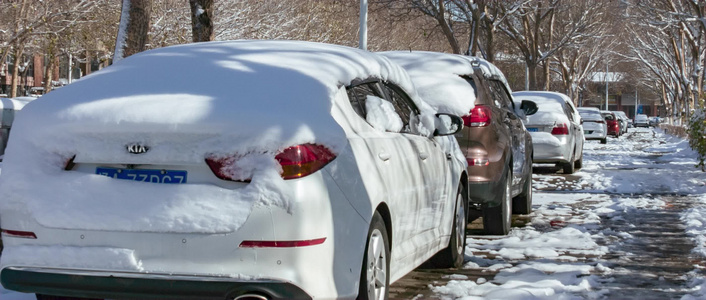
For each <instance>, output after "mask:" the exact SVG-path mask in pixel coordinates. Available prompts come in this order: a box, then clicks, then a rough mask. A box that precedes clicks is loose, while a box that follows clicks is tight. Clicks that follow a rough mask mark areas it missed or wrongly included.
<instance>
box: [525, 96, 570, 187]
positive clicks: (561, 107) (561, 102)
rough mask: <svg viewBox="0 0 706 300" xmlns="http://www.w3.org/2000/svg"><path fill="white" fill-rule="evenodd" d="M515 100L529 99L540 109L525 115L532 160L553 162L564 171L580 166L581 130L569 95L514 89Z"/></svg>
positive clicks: (566, 172) (567, 172)
mask: <svg viewBox="0 0 706 300" xmlns="http://www.w3.org/2000/svg"><path fill="white" fill-rule="evenodd" d="M512 95H513V96H514V97H515V101H522V100H531V101H534V102H535V103H537V107H538V108H539V111H537V113H536V114H534V115H531V116H529V117H527V119H526V121H525V127H527V131H529V133H530V134H531V135H532V143H533V145H534V159H533V162H534V163H556V164H557V166H559V167H561V168H562V170H563V171H564V174H572V173H574V171H575V170H576V169H578V168H581V167H582V166H583V142H584V134H583V128H582V127H581V116H580V115H579V113H578V111H577V110H576V107H575V106H574V104H573V102H572V101H571V99H570V98H569V97H568V96H566V95H564V94H561V93H555V92H534V91H532V92H515V93H513V94H512Z"/></svg>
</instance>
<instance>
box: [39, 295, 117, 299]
mask: <svg viewBox="0 0 706 300" xmlns="http://www.w3.org/2000/svg"><path fill="white" fill-rule="evenodd" d="M35 296H36V297H37V300H103V299H94V298H78V297H64V296H52V295H43V294H36V295H35Z"/></svg>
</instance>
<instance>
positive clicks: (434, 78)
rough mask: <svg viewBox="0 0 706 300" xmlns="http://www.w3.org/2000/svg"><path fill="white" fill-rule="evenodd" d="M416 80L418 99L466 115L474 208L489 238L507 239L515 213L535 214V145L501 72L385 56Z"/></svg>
mask: <svg viewBox="0 0 706 300" xmlns="http://www.w3.org/2000/svg"><path fill="white" fill-rule="evenodd" d="M383 55H385V56H387V57H388V58H390V59H392V60H393V61H394V62H397V63H399V64H400V65H402V66H403V67H404V68H405V69H406V70H407V71H408V72H409V74H410V76H411V77H412V80H413V81H414V83H415V85H416V86H417V88H418V89H419V90H420V95H422V97H423V98H424V100H425V101H427V102H429V103H431V105H432V106H434V107H437V108H438V109H439V110H440V111H448V112H450V113H453V114H462V115H464V117H463V119H464V125H465V126H464V129H463V130H462V133H459V134H458V135H456V138H457V139H458V142H459V145H460V146H461V149H462V150H463V152H464V154H465V157H466V160H467V161H468V182H469V193H470V199H471V203H472V204H473V205H474V206H475V207H477V208H479V209H480V210H482V216H483V226H484V229H485V231H486V232H487V233H489V234H494V235H505V234H507V233H508V232H509V230H510V224H511V222H510V219H511V215H512V213H517V214H528V213H530V211H531V209H532V153H533V150H532V149H533V146H532V139H531V137H530V135H529V133H528V132H527V131H526V130H525V128H524V126H523V125H522V120H521V119H522V118H523V117H521V116H520V115H524V114H527V115H531V114H533V113H534V112H536V105H535V104H534V103H532V102H531V101H527V102H525V103H524V104H523V105H524V106H523V107H522V108H520V105H519V104H518V105H515V103H513V100H512V95H511V94H510V91H511V90H510V88H509V86H508V84H507V81H506V80H505V76H503V74H502V72H500V70H499V69H498V68H496V67H495V66H494V65H493V64H491V63H489V62H487V61H485V60H483V59H481V58H477V57H469V56H461V55H454V54H444V53H434V52H409V51H404V52H403V51H397V52H385V53H383Z"/></svg>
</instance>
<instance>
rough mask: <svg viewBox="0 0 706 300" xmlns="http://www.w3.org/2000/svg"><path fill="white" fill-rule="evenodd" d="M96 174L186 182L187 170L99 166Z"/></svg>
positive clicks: (159, 181) (133, 178)
mask: <svg viewBox="0 0 706 300" xmlns="http://www.w3.org/2000/svg"><path fill="white" fill-rule="evenodd" d="M96 174H98V175H103V176H108V177H111V178H117V179H125V180H132V181H141V182H152V183H186V171H181V170H149V169H118V168H104V167H97V168H96Z"/></svg>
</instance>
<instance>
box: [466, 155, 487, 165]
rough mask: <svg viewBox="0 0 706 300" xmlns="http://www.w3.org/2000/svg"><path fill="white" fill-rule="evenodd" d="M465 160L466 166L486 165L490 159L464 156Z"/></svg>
mask: <svg viewBox="0 0 706 300" xmlns="http://www.w3.org/2000/svg"><path fill="white" fill-rule="evenodd" d="M466 161H468V166H469V167H470V166H487V165H489V164H490V161H489V160H488V159H487V158H468V157H466Z"/></svg>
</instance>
